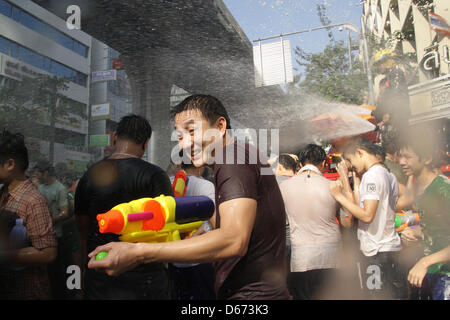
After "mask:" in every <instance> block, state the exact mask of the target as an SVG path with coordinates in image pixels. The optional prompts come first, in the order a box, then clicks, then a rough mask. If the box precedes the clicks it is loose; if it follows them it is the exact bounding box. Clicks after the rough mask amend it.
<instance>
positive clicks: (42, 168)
mask: <svg viewBox="0 0 450 320" xmlns="http://www.w3.org/2000/svg"><path fill="white" fill-rule="evenodd" d="M34 169H35V170H38V171H39V172H42V173H43V172H48V174H49V175H50V176H52V177H56V172H55V167H54V166H52V164H51V163H50V162H48V161H44V160H41V161H38V162H37V163H36V165H35V166H34Z"/></svg>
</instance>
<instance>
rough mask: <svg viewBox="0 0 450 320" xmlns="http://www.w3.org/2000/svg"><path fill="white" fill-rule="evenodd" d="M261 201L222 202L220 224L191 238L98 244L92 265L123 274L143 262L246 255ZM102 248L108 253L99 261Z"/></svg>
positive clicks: (205, 259) (113, 273)
mask: <svg viewBox="0 0 450 320" xmlns="http://www.w3.org/2000/svg"><path fill="white" fill-rule="evenodd" d="M256 209H257V202H256V200H254V199H250V198H237V199H233V200H229V201H225V202H223V203H221V204H220V206H219V210H220V228H216V229H215V230H213V231H211V232H208V233H205V234H202V235H199V236H196V237H192V238H189V239H185V240H181V241H175V242H165V243H153V244H149V243H136V244H132V243H125V242H114V243H109V244H106V245H104V246H100V247H98V248H96V249H95V250H94V251H93V252H91V253H90V254H89V257H90V258H91V260H90V261H89V265H88V266H89V268H93V269H98V270H103V271H105V272H106V273H107V274H109V275H119V274H121V273H123V272H125V271H127V270H130V269H132V268H134V267H136V266H138V265H139V264H141V263H150V262H211V261H215V260H219V259H224V258H230V257H237V256H244V255H245V254H246V252H247V248H248V243H249V241H250V236H251V232H252V229H253V224H254V221H255V217H256ZM100 251H108V256H107V257H106V258H105V259H103V260H99V261H96V260H95V256H96V254H97V253H99V252H100Z"/></svg>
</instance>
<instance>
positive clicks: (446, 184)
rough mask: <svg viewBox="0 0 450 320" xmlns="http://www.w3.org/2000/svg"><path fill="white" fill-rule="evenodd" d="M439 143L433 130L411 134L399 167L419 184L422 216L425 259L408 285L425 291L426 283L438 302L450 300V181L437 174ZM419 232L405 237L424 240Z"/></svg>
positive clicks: (417, 195) (409, 231) (417, 198)
mask: <svg viewBox="0 0 450 320" xmlns="http://www.w3.org/2000/svg"><path fill="white" fill-rule="evenodd" d="M436 140H437V139H436V137H434V136H433V135H432V134H431V132H430V131H429V130H426V129H425V128H422V129H421V130H417V129H416V130H410V132H408V133H407V134H406V135H405V136H404V137H403V139H402V140H401V145H400V156H399V163H400V165H401V167H402V169H403V171H404V172H405V174H406V175H408V176H413V177H414V178H415V179H416V181H417V183H416V190H415V206H416V209H417V210H418V211H419V214H420V226H421V227H422V228H421V229H422V232H423V244H424V254H425V257H423V258H422V259H420V260H419V261H418V262H417V263H416V264H415V265H414V267H413V268H412V269H411V270H410V271H409V274H408V281H409V282H410V283H411V284H412V285H413V286H416V287H422V286H423V282H424V279H426V280H425V282H428V284H429V285H430V287H431V288H432V292H431V295H432V297H433V299H435V300H448V299H450V292H449V287H450V210H449V208H450V181H449V179H448V178H447V177H445V176H443V175H438V174H437V173H436V171H435V170H434V167H435V163H436V156H435V155H436V154H437V153H436V150H437V148H436V146H435V145H434V143H433V142H435V141H436ZM416 230H417V229H407V230H405V232H404V233H403V234H402V237H403V236H404V237H407V239H408V240H410V241H411V240H420V238H421V235H420V234H418V233H417V232H416Z"/></svg>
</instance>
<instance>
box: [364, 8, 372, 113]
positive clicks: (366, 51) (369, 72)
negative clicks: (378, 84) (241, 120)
mask: <svg viewBox="0 0 450 320" xmlns="http://www.w3.org/2000/svg"><path fill="white" fill-rule="evenodd" d="M361 37H362V42H363V59H364V61H365V62H364V64H365V65H366V72H367V82H368V85H369V105H371V106H374V105H375V95H374V93H373V79H372V70H371V69H370V62H369V49H368V47H367V37H366V24H365V21H364V17H361Z"/></svg>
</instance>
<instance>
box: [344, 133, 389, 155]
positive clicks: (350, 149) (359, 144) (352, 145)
mask: <svg viewBox="0 0 450 320" xmlns="http://www.w3.org/2000/svg"><path fill="white" fill-rule="evenodd" d="M357 149H362V150H364V151H366V152H367V153H369V154H371V155H374V156H376V155H382V151H381V150H380V147H379V146H377V145H375V144H374V143H372V142H371V141H370V140H369V139H367V138H366V137H361V136H357V137H352V138H350V139H349V140H348V141H347V142H346V143H345V144H344V146H343V147H342V153H343V154H344V155H347V154H355V153H356V150H357Z"/></svg>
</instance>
